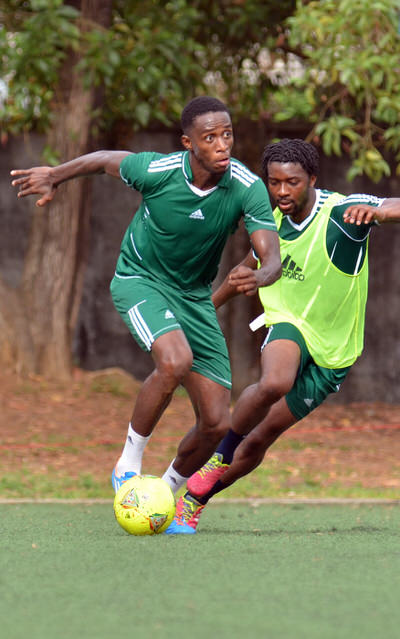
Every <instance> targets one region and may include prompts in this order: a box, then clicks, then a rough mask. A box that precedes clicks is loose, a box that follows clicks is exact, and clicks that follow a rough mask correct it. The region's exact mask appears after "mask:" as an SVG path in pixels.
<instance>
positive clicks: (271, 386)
mask: <svg viewBox="0 0 400 639" xmlns="http://www.w3.org/2000/svg"><path fill="white" fill-rule="evenodd" d="M289 390H290V389H289V388H288V387H287V384H285V383H284V382H282V381H281V380H279V379H271V378H269V377H265V378H261V379H260V381H259V382H258V385H257V396H258V399H259V402H260V403H261V404H263V405H268V406H270V405H271V404H275V402H277V401H278V400H280V399H281V397H284V396H285V395H286V393H287V392H288V391H289Z"/></svg>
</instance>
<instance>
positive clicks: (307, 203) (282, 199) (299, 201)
mask: <svg viewBox="0 0 400 639" xmlns="http://www.w3.org/2000/svg"><path fill="white" fill-rule="evenodd" d="M315 181H316V177H315V176H314V175H312V176H309V175H308V173H306V172H305V170H304V169H303V168H302V166H301V165H300V164H298V162H285V163H281V162H270V163H269V164H268V179H267V186H268V191H269V194H270V196H271V199H272V200H273V202H274V204H275V205H276V206H279V208H280V210H281V211H282V213H283V215H290V216H291V217H293V218H295V219H296V220H297V221H301V220H304V219H305V218H306V217H307V215H308V214H309V213H310V212H311V209H312V207H313V204H314V201H315V191H314V188H313V187H314V184H315Z"/></svg>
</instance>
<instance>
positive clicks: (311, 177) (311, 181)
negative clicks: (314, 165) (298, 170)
mask: <svg viewBox="0 0 400 639" xmlns="http://www.w3.org/2000/svg"><path fill="white" fill-rule="evenodd" d="M316 181H317V176H316V175H311V176H310V186H311V187H313V186H315V183H316Z"/></svg>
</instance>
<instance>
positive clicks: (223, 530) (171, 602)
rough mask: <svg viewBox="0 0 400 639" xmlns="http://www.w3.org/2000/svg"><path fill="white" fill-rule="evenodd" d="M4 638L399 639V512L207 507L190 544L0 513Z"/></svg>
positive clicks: (43, 513)
mask: <svg viewBox="0 0 400 639" xmlns="http://www.w3.org/2000/svg"><path fill="white" fill-rule="evenodd" d="M0 517H1V531H2V535H1V550H0V565H1V573H0V575H1V576H0V584H1V587H0V588H1V590H0V593H1V596H0V616H1V626H2V628H1V636H2V637H4V638H5V639H25V638H29V639H53V637H57V638H58V639H110V638H113V637H125V636H126V637H132V638H138V637H162V638H164V637H165V638H168V639H170V638H176V639H181V638H184V637H191V638H193V639H197V638H198V639H203V638H204V637H210V638H211V637H216V638H222V639H224V638H228V637H231V638H234V639H235V638H236V637H237V638H239V637H243V636H246V637H247V638H249V639H252V638H253V637H254V638H255V637H257V638H258V637H266V638H268V639H275V638H276V639H278V638H279V639H303V638H304V639H306V638H307V639H337V638H340V639H358V638H360V639H370V638H371V639H372V638H374V639H375V638H376V637H384V638H385V639H397V638H398V637H399V628H400V607H399V600H400V578H399V574H400V544H399V539H400V535H399V529H400V507H399V505H384V504H381V505H372V504H370V505H366V504H364V505H358V506H354V505H353V506H351V505H345V506H343V505H339V504H336V505H304V504H300V503H297V504H291V505H277V504H270V505H259V506H251V505H250V504H249V503H248V504H232V503H230V504H228V503H218V502H216V503H215V502H214V503H212V504H210V505H209V507H208V508H207V509H206V510H205V512H204V514H203V516H202V520H201V525H200V527H199V531H198V533H197V534H196V535H195V536H189V537H186V536H165V535H159V536H154V537H132V536H129V535H128V534H127V533H125V532H124V531H123V530H122V529H121V528H120V527H119V526H118V524H117V523H116V522H115V520H114V517H113V512H112V502H111V501H110V502H109V503H105V504H99V503H93V504H87V505H85V504H80V505H78V504H74V503H70V504H60V503H56V504H29V503H26V504H25V503H19V504H2V505H0Z"/></svg>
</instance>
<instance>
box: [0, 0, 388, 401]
mask: <svg viewBox="0 0 400 639" xmlns="http://www.w3.org/2000/svg"><path fill="white" fill-rule="evenodd" d="M399 59H400V36H399V9H398V2H397V0H379V2H378V1H376V2H375V1H374V0H371V1H370V2H368V3H360V2H359V1H357V0H346V1H344V0H335V1H331V0H321V1H320V2H293V1H289V0H286V1H285V0H281V2H279V3H277V2H273V1H271V2H270V1H265V0H264V1H257V0H246V1H242V0H220V2H219V3H214V2H206V1H203V0H197V1H196V0H194V1H191V2H189V1H188V2H186V1H184V0H176V1H171V2H160V1H156V0H145V1H143V0H142V1H140V2H137V1H131V0H114V1H112V0H109V1H106V0H98V1H94V0H82V1H75V2H62V1H60V0H29V1H28V0H26V1H17V0H8V1H7V2H4V1H3V2H1V3H0V169H1V171H0V180H1V189H0V210H1V233H0V269H1V271H0V329H1V330H0V360H1V362H2V367H3V370H7V368H8V369H10V370H14V371H17V372H18V373H19V374H21V375H26V374H36V375H42V376H44V377H50V378H52V379H60V380H68V378H69V377H70V375H71V371H72V369H73V367H80V368H82V369H86V370H89V371H95V370H99V369H103V368H107V367H114V366H117V367H121V368H123V369H125V370H126V371H128V372H129V373H131V374H132V375H134V376H135V377H136V378H137V379H139V380H141V379H143V378H144V377H145V376H146V375H147V374H148V373H149V372H150V370H151V368H152V364H151V358H150V357H149V356H148V355H147V354H145V353H143V352H142V351H141V350H140V349H139V347H138V346H137V345H136V344H135V342H134V341H133V339H132V338H131V336H130V335H129V334H128V331H127V329H126V327H125V325H124V324H123V322H122V320H121V319H120V317H119V315H118V314H117V312H116V311H115V309H114V307H113V305H112V302H111V297H110V295H109V283H110V281H111V279H112V277H113V274H114V268H115V262H116V259H117V256H118V252H119V246H120V242H121V240H122V236H123V234H124V231H125V229H126V227H127V225H128V223H129V221H130V219H131V217H132V215H133V214H134V212H135V210H136V208H137V206H138V203H139V201H140V196H139V195H138V194H136V193H135V192H134V191H132V190H131V189H127V188H126V186H124V184H123V183H122V182H119V181H118V180H115V179H113V178H110V177H108V176H98V177H95V178H90V179H80V180H74V181H72V182H69V183H66V184H63V185H62V186H60V189H59V191H60V192H59V193H58V197H57V198H56V200H55V201H54V202H52V203H51V205H49V206H47V207H45V209H38V208H35V198H27V199H24V200H18V199H17V197H16V190H15V189H13V187H11V186H10V177H9V172H10V170H11V169H13V168H26V167H29V166H33V165H37V164H57V163H58V162H64V161H67V160H68V159H72V158H73V157H76V156H77V155H81V154H83V153H87V152H91V151H94V150H98V149H101V148H107V149H127V150H131V151H142V150H156V151H160V152H165V153H168V152H171V151H174V150H177V149H180V148H181V144H180V134H181V131H180V127H179V118H180V113H181V110H182V108H183V106H184V105H185V103H186V102H187V101H188V100H189V99H191V98H192V97H194V96H196V95H201V94H208V95H213V96H216V97H219V98H220V99H222V100H223V101H224V102H225V103H226V104H227V105H228V106H229V108H230V110H231V113H232V118H233V123H234V132H235V146H234V156H235V157H237V158H238V159H240V160H241V161H243V162H244V163H245V164H247V165H248V166H249V167H250V168H251V169H252V170H253V171H255V172H256V173H260V158H261V153H262V150H263V148H264V146H265V144H267V143H268V142H271V141H273V140H276V139H279V138H282V137H301V138H304V139H307V140H308V141H310V142H312V143H314V144H315V145H316V147H317V149H318V151H319V154H320V175H319V178H318V182H317V186H319V187H320V188H326V189H330V190H338V191H340V192H342V193H343V194H349V193H358V192H364V193H371V194H375V195H379V196H387V197H397V196H400V187H399V179H398V175H399V172H400V170H399V167H400V123H399V113H400V82H399ZM399 240H400V227H399V226H398V225H397V226H396V225H390V226H386V227H379V228H376V229H373V231H372V233H371V241H370V289H369V291H370V292H369V301H368V307H367V318H366V334H365V352H364V354H363V355H362V357H361V359H360V360H359V361H358V362H357V363H356V365H355V366H354V367H353V368H352V370H351V372H350V374H349V376H348V378H347V380H346V382H345V383H344V385H343V388H342V390H341V392H340V393H339V395H338V397H337V398H335V401H336V402H337V401H339V402H343V403H346V402H357V401H369V400H371V401H372V400H373V401H375V400H378V401H382V402H389V403H400V389H399V385H398V383H397V380H398V377H399V368H400V366H399V361H400V331H399V319H398V318H399V315H400V295H399V292H400V290H399V280H398V277H397V273H398V257H397V253H398V252H397V253H396V249H395V247H396V244H397V243H398V241H399ZM248 248H249V242H248V237H247V235H246V233H245V231H244V229H243V228H242V227H241V228H240V229H239V231H238V232H237V233H236V234H235V235H234V236H232V238H231V239H230V241H229V243H228V245H227V247H226V250H225V252H224V255H223V260H222V263H221V268H220V273H219V276H218V279H217V281H216V284H217V283H218V281H219V280H220V278H222V277H223V276H224V275H225V274H226V272H227V271H228V270H229V268H231V267H232V266H233V265H234V264H236V263H237V262H238V261H239V260H240V259H242V257H244V255H245V254H246V252H247V251H248ZM259 312H260V306H259V302H258V300H257V299H253V300H248V299H244V298H243V299H242V298H237V299H235V300H233V301H232V302H230V303H229V304H227V305H226V306H225V307H223V308H222V309H221V310H220V312H219V313H220V315H219V317H220V321H221V325H222V328H223V330H224V333H225V335H226V338H227V341H228V346H229V350H230V355H231V361H232V370H233V380H234V395H237V393H238V392H239V391H240V390H241V389H242V388H243V387H244V386H246V385H248V384H249V383H251V382H252V381H254V380H255V379H256V378H257V376H258V360H259V347H260V344H261V342H262V339H263V331H262V330H260V331H258V332H257V333H254V334H253V333H251V332H250V330H249V329H248V328H247V325H248V322H249V321H251V320H252V319H253V318H254V317H255V316H256V315H257V314H259Z"/></svg>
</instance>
